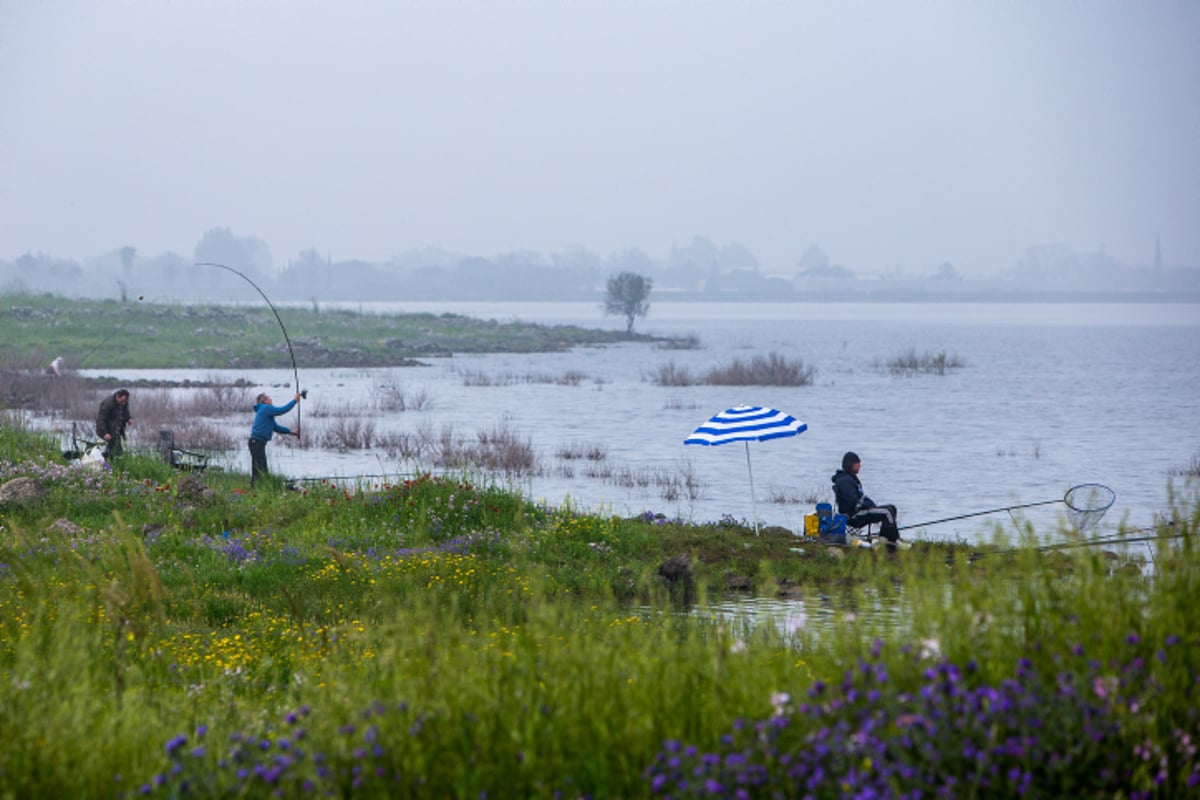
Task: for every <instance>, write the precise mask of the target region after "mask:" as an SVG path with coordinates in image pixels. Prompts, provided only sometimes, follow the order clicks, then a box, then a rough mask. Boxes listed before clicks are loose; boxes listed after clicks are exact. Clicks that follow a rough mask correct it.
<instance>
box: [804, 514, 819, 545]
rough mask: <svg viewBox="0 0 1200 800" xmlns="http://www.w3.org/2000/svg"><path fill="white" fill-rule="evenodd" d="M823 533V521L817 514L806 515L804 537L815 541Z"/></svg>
mask: <svg viewBox="0 0 1200 800" xmlns="http://www.w3.org/2000/svg"><path fill="white" fill-rule="evenodd" d="M820 532H821V520H820V518H819V517H818V516H817V515H816V514H805V515H804V535H805V536H812V537H813V538H814V539H815V538H816V537H817V535H818V534H819V533H820Z"/></svg>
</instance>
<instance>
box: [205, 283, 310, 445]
mask: <svg viewBox="0 0 1200 800" xmlns="http://www.w3.org/2000/svg"><path fill="white" fill-rule="evenodd" d="M196 266H197V267H216V268H218V269H223V270H225V271H226V272H232V273H233V274H234V275H237V276H238V277H239V278H241V279H242V280H244V281H245V282H246V283H248V284H250V285H251V286H253V287H254V290H255V291H256V292H258V293H259V295H260V296H261V297H262V299H263V300H265V301H266V303H267V306H268V307H269V308H270V309H271V313H272V314H274V315H275V321H276V322H278V323H279V330H281V331H283V341H285V342H287V349H288V355H289V356H291V358H292V377H293V378H295V379H296V393H297V394H299V395H300V396H301V397H303V398H305V399H307V398H308V390H307V389H305V390H303V391H301V389H300V370H299V369H297V368H296V351H295V350H293V349H292V340H291V338H290V337H289V336H288V332H287V327H285V326H284V324H283V318H282V317H280V316H279V310H278V309H276V308H275V304H274V303H272V302H271V298H269V297H267V293H266V292H264V291H263V290H262V288H261V287H259V285H258V284H257V283H255V282H254V281H252V280H250V278H249V277H248V276H247V275H246V274H245V273H243V272H239V271H238V270H236V269H234V268H233V267H230V266H226V265H225V264H218V263H217V262H215V261H197V262H196ZM296 430H297V431H299V430H303V428H302V427H301V426H300V404H299V403H297V404H296Z"/></svg>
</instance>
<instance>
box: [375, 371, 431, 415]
mask: <svg viewBox="0 0 1200 800" xmlns="http://www.w3.org/2000/svg"><path fill="white" fill-rule="evenodd" d="M372 396H373V397H374V398H375V407H376V408H378V409H379V410H380V411H390V412H404V411H423V410H425V409H427V408H429V407H430V406H431V405H432V404H433V398H432V396H430V394H429V392H428V390H426V389H425V388H421V389H418V390H416V391H414V392H407V391H405V390H404V387H403V386H402V385H401V383H400V381H399V380H397V379H396V378H395V377H394V376H388V377H387V378H384V379H382V380H376V381H375V384H374V387H373V390H372Z"/></svg>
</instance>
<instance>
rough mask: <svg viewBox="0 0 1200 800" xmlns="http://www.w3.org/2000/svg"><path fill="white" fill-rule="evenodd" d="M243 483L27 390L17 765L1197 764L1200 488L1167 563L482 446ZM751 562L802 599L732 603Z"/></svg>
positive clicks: (298, 782)
mask: <svg viewBox="0 0 1200 800" xmlns="http://www.w3.org/2000/svg"><path fill="white" fill-rule="evenodd" d="M561 458H563V459H567V460H578V461H580V462H587V463H593V462H601V463H602V453H600V451H599V450H598V449H597V448H596V447H581V448H579V449H578V451H577V452H576V451H571V452H569V453H566V454H564V455H562V456H561ZM247 484H248V482H247V479H246V476H244V475H237V474H224V473H221V474H207V475H202V476H197V475H181V474H179V473H176V472H173V471H172V470H171V469H170V467H168V466H167V465H165V464H163V463H160V462H158V461H155V460H153V459H150V458H143V457H139V456H136V455H131V456H127V457H126V458H125V460H124V461H122V462H121V463H119V464H118V466H117V467H116V468H115V469H112V470H106V469H95V468H86V467H82V466H80V465H78V464H72V465H65V464H63V463H61V462H60V461H59V460H58V454H57V452H56V448H55V446H54V443H53V442H52V441H50V440H48V439H47V438H45V437H44V436H42V435H39V434H37V433H34V432H31V431H29V430H27V429H25V428H24V427H23V426H22V425H21V424H20V422H19V421H18V420H17V418H15V417H13V418H5V419H0V718H2V719H3V721H4V724H3V726H2V727H0V796H2V797H135V796H148V797H184V796H192V797H230V796H245V797H280V796H282V797H307V796H322V797H323V796H335V797H345V796H355V797H463V798H466V797H471V798H476V797H481V796H487V797H490V798H510V797H511V798H526V797H545V798H551V797H571V798H576V797H597V798H599V797H627V798H634V797H646V798H653V797H693V796H694V797H712V798H721V797H729V798H737V797H775V796H782V797H799V796H811V797H814V798H826V797H828V798H840V797H846V796H862V797H868V796H874V797H887V796H909V797H912V796H927V797H935V796H952V797H960V796H1013V795H1021V796H1025V797H1063V796H1071V797H1114V796H1120V797H1129V798H1134V797H1145V798H1149V797H1174V796H1183V795H1185V794H1188V793H1191V792H1194V791H1196V789H1197V787H1198V786H1200V757H1198V756H1197V749H1196V746H1197V743H1198V742H1200V711H1198V710H1197V709H1200V683H1198V682H1197V678H1196V676H1197V675H1200V617H1197V615H1196V614H1195V609H1194V598H1195V597H1197V596H1200V552H1198V551H1197V548H1196V537H1195V532H1196V529H1197V526H1198V525H1200V513H1198V512H1197V508H1196V506H1195V503H1194V501H1193V502H1192V503H1191V504H1189V505H1187V506H1181V507H1179V508H1177V509H1175V510H1174V511H1173V512H1172V514H1173V519H1172V520H1170V523H1171V528H1170V529H1171V530H1172V531H1174V532H1176V533H1179V534H1180V535H1179V536H1178V537H1177V538H1174V539H1169V540H1167V539H1162V540H1158V541H1155V542H1153V543H1152V547H1153V568H1152V569H1151V568H1148V567H1142V566H1140V565H1139V564H1138V562H1136V561H1134V560H1131V559H1129V558H1128V557H1127V556H1122V555H1121V553H1119V552H1118V553H1114V554H1113V555H1115V556H1116V557H1117V559H1116V560H1113V559H1112V558H1110V557H1108V555H1107V554H1106V553H1104V552H1101V551H1100V550H1099V548H1096V547H1077V548H1073V549H1062V550H1055V551H1053V552H1049V553H1048V552H1043V551H1039V550H1038V549H1036V548H1035V547H1034V546H1032V545H1035V544H1037V543H1038V542H1039V541H1040V538H1039V536H1038V534H1037V533H1035V532H1034V531H1026V532H1025V534H1024V535H1023V537H1022V540H1021V541H1006V540H1000V539H998V540H997V542H996V545H995V546H996V547H997V550H996V552H997V553H999V552H1003V553H1004V557H995V558H986V559H971V558H951V556H954V555H955V554H956V553H957V552H958V551H960V550H961V549H962V548H960V547H957V546H954V545H950V544H935V543H928V542H918V543H917V545H916V546H915V547H914V548H913V549H911V550H907V551H901V552H898V553H894V554H888V553H886V552H883V551H875V550H861V551H843V550H838V549H828V550H827V549H825V548H821V547H813V546H803V545H806V543H805V542H804V540H798V539H797V538H796V537H795V536H793V535H792V534H791V533H790V532H788V531H784V530H782V529H767V530H764V531H763V532H762V534H761V535H755V533H754V532H753V531H752V530H749V529H747V528H746V527H745V526H743V525H739V524H737V522H736V521H734V520H732V519H727V520H724V521H717V522H713V523H709V524H699V525H697V524H686V523H683V522H680V521H676V520H670V519H666V518H664V517H662V516H660V515H657V514H654V513H652V512H649V511H648V512H647V513H646V514H644V515H642V516H639V517H635V518H631V519H623V518H617V517H608V516H604V515H602V514H596V513H589V512H585V511H581V510H576V509H571V508H569V507H565V508H547V507H544V506H540V505H537V504H535V503H532V502H530V501H529V500H527V499H525V498H523V497H521V496H520V495H518V494H515V493H513V492H511V491H508V490H504V489H500V488H497V487H495V486H490V485H486V484H483V483H480V482H478V481H476V480H474V479H473V478H472V477H471V476H470V475H467V474H463V475H459V476H456V477H448V476H441V477H436V476H431V475H424V476H420V477H418V478H415V479H412V480H407V481H401V480H396V481H395V482H386V481H383V482H377V483H371V484H366V483H364V484H361V485H358V486H353V487H349V486H338V485H333V484H330V483H313V484H311V485H308V486H306V487H305V488H304V489H302V490H296V491H292V490H287V489H285V488H284V487H283V486H282V485H278V484H277V485H275V486H274V487H271V488H266V489H262V488H260V489H256V490H248V489H247ZM34 487H36V491H35V489H34ZM1166 522H1167V521H1166V520H1164V529H1165V527H1166ZM1040 533H1041V536H1042V537H1046V536H1048V535H1049V534H1050V533H1051V532H1040ZM997 536H999V534H997ZM798 543H799V544H800V545H802V546H800V547H797V544H798ZM735 586H736V587H738V590H739V591H740V592H741V593H742V594H741V596H742V597H745V598H747V599H748V598H750V597H752V596H758V597H760V598H761V597H775V596H777V595H781V596H787V597H794V598H800V599H798V600H797V601H796V602H795V605H794V609H793V610H791V611H789V612H788V613H787V614H786V615H785V616H783V617H782V618H780V619H777V620H775V621H774V622H772V621H771V620H764V619H758V620H754V619H752V618H750V617H749V616H748V615H737V614H729V613H716V612H714V611H711V610H710V606H709V602H708V601H709V599H710V598H712V599H716V598H717V597H721V598H725V599H727V598H728V597H729V595H728V591H729V588H730V587H735ZM801 600H803V602H802V601H801ZM815 609H820V610H821V615H822V617H823V619H817V618H816V616H815V612H814V610H815Z"/></svg>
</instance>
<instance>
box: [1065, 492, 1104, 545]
mask: <svg viewBox="0 0 1200 800" xmlns="http://www.w3.org/2000/svg"><path fill="white" fill-rule="evenodd" d="M1116 499H1117V493H1116V492H1114V491H1113V490H1112V489H1110V488H1109V487H1107V486H1105V485H1104V484H1103V483H1081V484H1079V485H1078V486H1072V487H1071V488H1070V489H1068V490H1067V493H1066V494H1065V495H1063V502H1064V503H1066V505H1067V508H1069V509H1070V510H1071V516H1072V517H1073V518H1074V521H1075V527H1076V528H1078V529H1079V532H1080V533H1084V532H1086V531H1088V530H1090V529H1092V528H1094V527H1095V526H1096V523H1098V522H1099V521H1100V519H1101V517H1103V516H1104V513H1105V512H1106V511H1108V509H1110V508H1112V504H1113V503H1114V502H1116Z"/></svg>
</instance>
